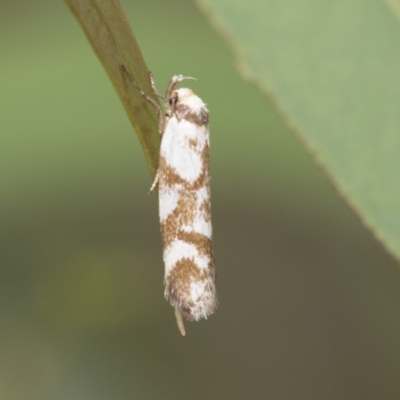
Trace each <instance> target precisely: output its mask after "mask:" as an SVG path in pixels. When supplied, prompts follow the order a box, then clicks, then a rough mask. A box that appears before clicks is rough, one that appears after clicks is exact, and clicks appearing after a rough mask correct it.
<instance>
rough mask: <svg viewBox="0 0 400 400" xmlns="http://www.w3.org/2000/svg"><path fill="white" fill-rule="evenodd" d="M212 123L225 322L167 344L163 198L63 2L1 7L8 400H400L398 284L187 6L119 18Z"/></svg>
mask: <svg viewBox="0 0 400 400" xmlns="http://www.w3.org/2000/svg"><path fill="white" fill-rule="evenodd" d="M121 4H122V7H123V8H124V10H125V12H126V15H127V17H128V19H129V21H130V23H131V26H132V29H133V31H134V33H135V35H136V38H137V40H138V42H139V44H140V45H141V48H142V51H143V54H144V57H145V59H146V61H147V64H148V66H149V67H150V69H151V70H152V72H153V74H154V76H155V80H156V83H157V86H158V88H159V90H162V91H163V90H164V88H165V86H166V84H167V83H168V80H169V79H170V77H171V76H172V75H174V74H177V73H182V74H186V75H190V76H195V77H198V78H200V82H193V83H191V84H190V86H191V88H192V89H193V90H194V91H195V92H196V93H197V94H198V95H199V96H200V97H202V99H203V100H204V101H206V102H207V104H208V106H209V109H210V110H211V115H210V119H211V135H212V136H211V140H212V161H211V166H212V177H213V180H212V199H213V227H214V243H215V244H214V246H215V258H216V267H217V271H218V293H219V300H220V306H219V308H218V310H217V313H216V314H215V315H213V316H212V317H210V319H209V320H208V321H202V322H198V323H187V324H186V328H187V336H186V337H185V338H182V337H181V336H180V335H179V332H178V330H177V328H176V324H175V320H174V315H173V309H172V308H171V307H170V306H169V304H168V303H167V302H166V301H165V300H164V298H163V263H162V252H161V239H160V232H159V225H158V217H157V198H156V196H154V195H153V196H147V191H148V189H149V187H150V184H151V178H150V174H149V171H148V168H147V166H146V163H145V159H144V156H143V153H142V151H141V148H140V145H139V142H138V140H137V138H136V136H135V133H134V131H133V129H132V127H131V125H130V124H129V121H128V118H127V117H126V115H125V113H124V111H123V107H122V105H121V104H120V103H119V100H118V98H117V96H116V94H115V93H114V91H113V88H112V85H111V83H110V82H109V81H108V79H107V76H106V74H105V72H104V71H103V70H102V67H101V65H100V63H99V62H98V60H97V59H96V56H95V55H94V53H93V51H92V50H91V48H90V46H89V43H88V42H87V40H86V37H85V36H84V34H83V32H82V30H81V29H80V27H79V25H78V24H77V22H76V21H75V19H74V17H73V16H72V14H71V13H70V11H69V9H68V8H67V6H66V5H65V4H64V3H63V2H62V1H50V0H42V1H28V0H14V1H12V2H10V1H5V0H2V1H0V7H1V9H0V51H1V54H0V57H1V58H0V60H1V62H0V90H1V96H0V113H1V114H0V117H1V119H0V120H1V147H0V171H1V172H0V186H1V189H2V191H1V197H0V199H1V200H0V210H1V212H0V226H1V230H0V235H1V240H0V250H1V251H0V276H1V279H0V399H1V400H3V399H4V400H13V399H16V400H19V399H29V400H36V399H40V400H47V399H49V400H50V399H62V400H81V399H82V400H87V399H96V400H103V399H104V400H105V399H114V400H125V399H174V400H177V399H228V398H229V399H238V400H239V399H268V398H271V399H377V398H380V399H398V398H400V382H399V379H398V376H399V373H400V364H399V360H400V324H399V321H400V319H399V314H400V290H399V289H400V269H399V266H398V264H397V263H396V262H395V261H394V260H393V259H392V258H391V257H390V256H389V255H388V254H386V253H385V251H384V250H383V248H382V247H381V246H380V244H378V243H377V242H376V241H375V240H374V239H373V238H372V236H371V234H370V233H369V232H367V231H366V230H365V229H364V228H363V227H362V226H361V224H360V222H359V221H358V220H357V219H356V218H355V217H354V215H353V214H352V213H351V212H350V211H349V210H348V209H347V207H346V206H345V205H344V204H343V202H342V200H341V199H340V198H339V197H338V195H337V194H336V193H335V191H334V190H333V189H332V187H331V186H330V185H329V184H328V183H327V181H326V179H325V177H324V176H323V175H322V173H321V172H320V171H319V170H318V169H317V167H315V166H314V165H313V163H312V161H311V159H310V157H309V156H308V155H307V154H306V153H305V151H304V150H303V149H302V147H301V146H300V144H299V143H298V142H297V141H296V140H295V139H294V138H293V136H292V134H291V133H290V132H289V131H288V130H287V129H286V128H285V127H284V125H283V122H282V121H281V119H280V118H279V116H277V114H276V113H275V112H274V110H273V108H272V106H271V104H270V102H269V101H268V99H265V98H264V97H263V96H261V94H260V93H259V92H258V90H257V89H256V88H255V87H253V86H251V85H250V84H248V83H246V82H244V81H243V80H242V79H241V78H240V76H239V74H238V73H237V71H236V70H235V68H234V58H233V56H232V54H231V53H230V52H229V51H228V49H227V46H226V44H225V43H224V41H223V40H222V39H221V38H220V37H219V36H218V35H217V34H216V33H215V32H214V31H213V30H212V28H211V27H210V26H209V25H208V23H207V20H206V19H205V17H204V16H203V15H202V14H201V13H200V12H199V11H198V9H197V8H196V6H195V4H194V3H193V2H192V1H187V0H186V1H185V0H170V1H168V2H165V1H161V0H157V1H156V0H153V1H148V2H143V1H139V0H124V1H121Z"/></svg>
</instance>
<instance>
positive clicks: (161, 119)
mask: <svg viewBox="0 0 400 400" xmlns="http://www.w3.org/2000/svg"><path fill="white" fill-rule="evenodd" d="M120 68H121V70H122V72H123V73H124V74H125V75H126V76H127V78H128V79H129V81H130V82H131V83H132V85H133V86H135V88H136V89H137V90H139V92H140V94H141V95H142V97H143V98H144V99H145V100H146V101H147V102H148V103H150V104H151V105H152V106H153V107H154V108H155V109H156V112H157V117H158V133H159V134H160V135H162V134H163V132H164V126H165V115H164V111H163V109H162V108H161V106H160V105H159V104H158V103H157V102H156V101H155V100H154V99H153V98H152V97H150V96H149V95H148V94H147V93H145V92H144V91H143V90H142V89H141V88H140V87H139V85H138V83H137V82H136V81H135V80H134V79H133V77H132V75H131V74H130V73H129V72H128V70H127V69H126V67H125V65H120ZM150 82H151V87H152V89H153V91H154V94H155V95H157V96H160V97H162V98H164V96H162V95H160V94H159V93H158V91H157V89H156V88H155V84H154V79H153V75H152V74H151V72H150Z"/></svg>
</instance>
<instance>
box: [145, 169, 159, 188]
mask: <svg viewBox="0 0 400 400" xmlns="http://www.w3.org/2000/svg"><path fill="white" fill-rule="evenodd" d="M158 171H159V170H158V169H157V173H156V177H155V178H154V181H153V183H152V185H151V187H150V190H149V193H148V194H150V193H151V192H152V191H153V190H154V188H155V187H156V186H157V183H158V178H159V173H158Z"/></svg>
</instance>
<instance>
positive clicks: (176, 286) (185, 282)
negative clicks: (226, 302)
mask: <svg viewBox="0 0 400 400" xmlns="http://www.w3.org/2000/svg"><path fill="white" fill-rule="evenodd" d="M214 276H215V273H214V266H213V263H212V261H211V262H210V265H209V268H208V269H207V270H203V269H200V268H199V267H198V266H197V265H196V263H195V262H194V260H193V259H190V258H183V259H181V260H179V261H178V262H177V263H176V264H175V265H174V267H173V268H172V269H171V272H170V274H169V275H168V277H167V279H166V281H165V288H166V295H167V298H169V300H170V303H171V305H172V306H174V307H175V308H177V309H178V311H179V312H180V313H181V314H182V315H183V316H184V317H185V318H186V319H188V320H189V321H193V320H194V316H193V315H192V310H193V309H194V308H195V307H196V303H195V302H194V301H193V300H192V298H191V296H190V285H191V283H192V282H203V281H205V282H209V283H207V284H206V286H205V294H204V296H210V294H213V295H215V286H214V284H213V281H214ZM210 277H211V280H210ZM198 301H199V302H201V301H202V298H199V299H198ZM215 305H216V304H212V305H211V307H210V309H209V310H207V313H208V314H207V315H209V314H212V313H213V312H214V309H215Z"/></svg>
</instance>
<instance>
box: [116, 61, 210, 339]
mask: <svg viewBox="0 0 400 400" xmlns="http://www.w3.org/2000/svg"><path fill="white" fill-rule="evenodd" d="M121 69H122V71H123V72H124V73H125V74H126V76H127V77H128V79H129V80H130V81H131V82H132V84H133V85H134V86H135V87H136V88H137V89H138V90H139V91H140V93H141V94H142V96H143V97H144V99H146V100H147V101H148V102H149V103H150V104H152V105H153V106H154V107H155V108H156V111H157V115H158V119H159V133H160V135H161V147H160V159H159V166H158V169H157V173H156V177H155V179H154V182H153V184H152V186H151V189H150V191H152V190H153V189H154V188H155V187H156V186H157V184H158V197H159V213H160V226H161V235H162V242H163V259H164V265H165V276H164V282H165V297H166V298H167V299H168V300H169V302H170V303H171V305H172V306H173V307H174V308H175V316H176V320H177V324H178V328H179V331H180V332H181V334H182V335H183V336H184V335H185V327H184V324H183V318H186V319H187V320H189V321H198V320H200V319H202V318H207V317H208V316H209V315H211V314H213V313H214V311H215V308H216V306H217V296H216V289H215V267H214V259H213V249H212V228H211V203H210V170H209V158H210V138H209V129H208V110H207V107H206V105H205V104H204V103H203V101H202V100H201V99H200V98H199V97H198V96H196V95H195V94H194V93H193V92H192V91H191V90H190V89H186V88H181V89H177V86H178V84H179V83H180V82H181V81H183V80H186V79H190V80H195V78H190V77H184V76H182V75H175V76H174V77H173V78H172V79H171V81H170V82H169V84H168V87H167V90H166V93H165V96H163V95H161V94H160V93H159V92H158V91H157V89H156V88H155V85H154V81H153V78H152V76H151V75H150V79H151V84H152V88H153V91H154V93H155V94H156V95H157V96H159V97H161V98H163V99H164V100H165V107H166V113H165V114H164V113H163V110H162V108H161V107H160V106H159V104H158V103H157V102H156V101H154V99H153V98H151V97H150V96H148V95H147V94H146V93H144V92H143V91H142V90H141V89H140V87H139V86H138V84H137V83H136V81H135V80H134V79H133V78H132V77H131V75H130V74H129V72H128V71H127V70H126V68H125V67H124V66H123V65H122V66H121ZM182 317H183V318H182Z"/></svg>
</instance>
